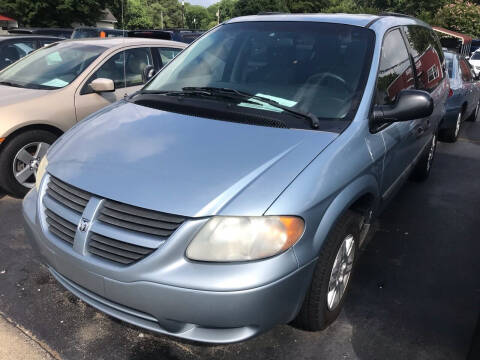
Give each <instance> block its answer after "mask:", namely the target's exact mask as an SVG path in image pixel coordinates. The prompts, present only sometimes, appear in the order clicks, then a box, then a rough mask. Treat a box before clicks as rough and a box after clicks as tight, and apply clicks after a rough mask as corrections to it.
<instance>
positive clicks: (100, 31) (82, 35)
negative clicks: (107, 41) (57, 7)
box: [71, 27, 128, 39]
mask: <svg viewBox="0 0 480 360" xmlns="http://www.w3.org/2000/svg"><path fill="white" fill-rule="evenodd" d="M125 36H128V33H127V31H126V30H116V29H107V28H96V27H78V28H75V30H74V31H73V33H72V36H71V38H72V39H86V38H98V37H99V38H110V37H125Z"/></svg>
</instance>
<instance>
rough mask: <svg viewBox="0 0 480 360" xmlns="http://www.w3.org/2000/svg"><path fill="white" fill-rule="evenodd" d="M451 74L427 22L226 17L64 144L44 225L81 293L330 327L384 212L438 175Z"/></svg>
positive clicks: (191, 312)
mask: <svg viewBox="0 0 480 360" xmlns="http://www.w3.org/2000/svg"><path fill="white" fill-rule="evenodd" d="M352 59H354V60H355V61H352ZM430 69H433V70H432V71H430ZM447 81H448V80H447V78H446V76H445V67H444V57H443V53H442V49H441V47H440V45H439V41H438V39H437V37H436V36H435V35H434V33H433V32H432V30H431V28H430V27H429V26H428V25H426V24H424V23H423V22H420V21H418V20H416V19H414V18H409V17H400V16H370V15H259V16H251V17H242V18H236V19H233V20H229V21H227V22H226V23H224V24H221V25H219V26H218V27H216V28H215V29H213V30H212V31H210V32H208V33H207V34H205V35H204V36H203V37H201V38H200V39H198V40H197V41H196V42H194V43H193V44H192V45H191V46H190V47H188V48H187V49H186V50H184V51H183V52H182V53H180V54H179V55H178V56H177V57H176V58H175V59H173V60H172V61H171V62H170V63H169V64H168V65H167V66H166V67H164V68H163V69H162V70H161V71H160V72H159V73H158V74H157V75H156V76H155V77H154V78H153V79H152V80H151V81H149V82H148V83H147V84H146V85H145V87H144V88H143V89H142V90H141V91H140V92H138V93H136V94H134V95H132V96H131V97H130V98H128V99H126V100H122V101H120V102H117V103H116V104H114V105H111V106H109V107H107V108H105V109H103V110H101V111H100V112H97V113H96V114H94V115H92V116H90V117H88V118H87V119H85V120H84V121H82V122H80V123H79V124H77V125H76V126H75V127H74V128H73V129H71V130H70V131H69V132H67V133H66V134H64V135H63V136H62V137H61V138H60V139H59V140H58V141H57V142H56V143H55V144H54V145H53V146H52V147H51V148H50V149H49V151H48V153H47V155H46V156H45V157H44V158H43V159H42V161H41V164H40V166H39V169H38V173H37V178H36V186H35V187H34V188H33V189H32V190H31V191H30V192H29V193H28V195H27V196H26V198H25V199H24V202H23V212H24V218H25V222H26V228H27V230H28V234H29V237H30V238H31V239H32V241H33V243H34V244H35V245H36V247H37V248H38V249H39V251H40V253H41V254H42V256H43V258H44V261H45V263H46V265H47V266H48V269H49V271H50V272H51V274H52V275H53V276H54V277H55V278H56V279H57V280H58V281H59V282H60V283H61V284H62V285H63V286H65V287H66V288H67V289H68V290H69V291H71V292H72V293H73V294H75V295H76V296H78V297H79V298H81V299H82V300H84V301H85V302H87V303H89V304H91V305H92V306H94V307H96V308H97V309H99V310H101V311H103V312H105V313H107V314H109V315H111V316H113V317H116V318H119V319H122V320H124V321H126V322H129V323H132V324H135V325H137V326H140V327H143V328H146V329H150V330H152V331H155V332H158V333H165V334H170V335H174V336H178V337H181V338H186V339H190V340H196V341H205V342H211V343H226V342H234V341H241V340H244V339H247V338H249V337H252V336H255V335H257V334H259V333H261V332H264V331H266V330H268V329H270V328H271V327H272V326H274V325H276V324H282V323H290V322H293V323H294V324H295V325H296V326H298V327H301V328H303V329H307V330H312V331H313V330H320V329H324V328H325V327H326V326H327V325H328V324H330V323H331V322H332V321H334V319H335V318H336V317H337V315H338V314H339V312H340V310H341V308H342V304H343V302H344V300H345V296H346V293H347V290H348V287H349V285H350V283H351V279H352V273H353V271H354V270H355V264H356V262H357V259H358V256H359V249H361V247H362V246H364V245H365V243H366V239H368V238H369V236H370V234H369V230H370V229H371V224H372V221H373V220H374V218H375V216H376V215H377V214H379V212H380V211H381V210H382V209H383V208H384V206H385V205H386V204H387V202H388V200H390V199H391V198H392V196H393V195H394V194H395V192H396V191H397V189H398V188H399V186H400V185H401V184H402V183H403V182H404V180H405V179H407V178H408V177H413V178H416V179H418V180H424V179H426V178H427V176H428V175H429V173H430V170H431V166H432V161H433V157H434V154H435V147H436V141H437V129H438V124H439V122H440V119H441V118H442V117H443V116H444V112H445V108H444V102H445V99H446V97H447V95H448V82H447Z"/></svg>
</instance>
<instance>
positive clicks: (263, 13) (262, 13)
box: [257, 11, 289, 15]
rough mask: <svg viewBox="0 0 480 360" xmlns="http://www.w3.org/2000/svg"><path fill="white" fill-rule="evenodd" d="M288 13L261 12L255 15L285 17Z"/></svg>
mask: <svg viewBox="0 0 480 360" xmlns="http://www.w3.org/2000/svg"><path fill="white" fill-rule="evenodd" d="M287 14H289V13H286V12H281V11H261V12H259V13H258V14H257V15H287Z"/></svg>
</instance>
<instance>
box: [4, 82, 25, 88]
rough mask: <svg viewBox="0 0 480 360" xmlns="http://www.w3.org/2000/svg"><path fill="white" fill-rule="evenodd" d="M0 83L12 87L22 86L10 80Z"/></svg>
mask: <svg viewBox="0 0 480 360" xmlns="http://www.w3.org/2000/svg"><path fill="white" fill-rule="evenodd" d="M0 85H5V86H13V87H23V86H22V85H20V84H16V83H12V82H10V81H0Z"/></svg>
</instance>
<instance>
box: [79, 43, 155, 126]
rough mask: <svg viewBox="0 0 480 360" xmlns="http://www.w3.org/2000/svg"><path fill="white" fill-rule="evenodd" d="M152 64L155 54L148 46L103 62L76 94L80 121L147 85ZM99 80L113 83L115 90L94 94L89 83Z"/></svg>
mask: <svg viewBox="0 0 480 360" xmlns="http://www.w3.org/2000/svg"><path fill="white" fill-rule="evenodd" d="M152 64H153V60H152V54H151V51H150V48H148V47H138V48H130V49H127V50H122V51H118V52H116V53H114V54H113V55H111V56H110V57H109V58H108V59H106V60H105V61H103V63H102V64H101V65H99V66H98V67H97V69H96V70H95V71H94V73H93V74H92V75H90V76H89V77H88V79H87V80H86V81H84V82H83V83H82V85H80V87H79V89H77V92H76V94H75V111H76V114H77V121H80V120H81V119H83V118H85V117H86V116H88V115H90V114H91V113H93V112H95V111H97V110H100V109H101V108H103V107H105V106H107V105H110V104H113V103H114V102H116V101H118V100H120V99H122V98H124V97H125V96H127V95H130V94H132V93H134V92H135V91H137V90H139V89H141V88H142V86H143V85H144V83H145V82H144V79H143V70H144V69H145V67H146V66H148V65H152ZM99 78H105V79H111V80H113V83H114V84H115V91H114V92H107V93H100V94H98V93H94V92H93V91H92V89H91V88H90V86H89V84H90V83H91V82H92V81H93V80H95V79H99Z"/></svg>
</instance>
